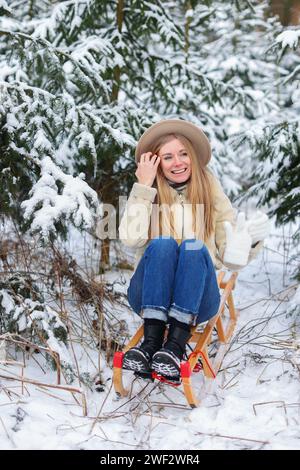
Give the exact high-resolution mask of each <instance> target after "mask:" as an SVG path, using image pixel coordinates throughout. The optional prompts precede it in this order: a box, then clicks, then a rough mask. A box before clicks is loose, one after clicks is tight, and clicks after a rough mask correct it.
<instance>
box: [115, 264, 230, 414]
mask: <svg viewBox="0 0 300 470" xmlns="http://www.w3.org/2000/svg"><path fill="white" fill-rule="evenodd" d="M225 274H226V272H225V271H220V272H219V273H218V285H219V288H220V291H221V301H220V306H219V310H218V312H217V313H216V315H215V316H214V317H212V318H211V319H210V320H209V321H208V322H207V323H206V325H205V327H204V329H203V331H197V327H193V328H192V336H191V338H190V340H189V342H188V344H189V346H190V347H191V349H192V352H191V353H190V354H189V356H188V359H187V360H186V361H182V362H181V364H180V378H179V379H180V380H179V383H178V382H176V383H174V384H173V383H172V382H170V381H168V380H165V379H164V377H161V376H158V375H157V374H155V373H153V379H156V380H160V381H161V382H163V383H165V384H166V385H173V386H179V385H180V386H181V385H182V387H183V391H184V394H185V397H186V399H187V402H188V403H189V405H190V406H191V407H192V408H195V407H197V406H199V404H200V398H199V396H198V395H199V394H198V393H196V390H195V387H193V381H192V377H193V376H194V374H195V373H196V372H202V373H203V374H204V377H205V379H214V378H215V377H216V375H217V373H218V371H219V369H220V367H221V364H222V361H223V358H224V355H225V353H226V351H227V349H228V347H229V344H230V339H231V337H232V335H233V332H234V329H235V326H236V322H237V319H238V311H237V310H236V309H235V306H234V302H233V294H232V291H233V290H234V288H235V282H236V278H237V275H238V273H237V272H233V273H231V275H230V277H229V279H228V280H226V281H224V277H225ZM214 332H215V333H216V336H217V338H216V343H215V340H214V343H215V344H214V345H215V346H216V347H217V351H216V354H215V355H214V357H210V356H209V350H208V347H209V345H210V343H211V342H212V335H213V333H214ZM143 335H144V326H143V325H141V326H140V327H139V328H138V330H137V331H136V333H135V334H134V336H133V337H132V338H131V340H130V341H129V342H128V344H127V345H126V347H125V348H124V349H123V351H122V352H116V353H115V355H114V361H113V384H114V388H115V391H116V393H117V394H118V395H119V396H121V397H126V396H127V395H128V393H129V390H127V389H126V388H125V387H124V385H123V380H122V374H123V369H122V363H123V357H124V354H125V353H126V352H127V351H128V350H129V349H131V348H133V347H134V346H136V345H137V344H138V343H139V342H140V341H141V340H142V338H143Z"/></svg>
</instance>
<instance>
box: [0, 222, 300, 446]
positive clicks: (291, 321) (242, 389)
mask: <svg viewBox="0 0 300 470" xmlns="http://www.w3.org/2000/svg"><path fill="white" fill-rule="evenodd" d="M80 237H81V236H80V234H79V232H78V233H77V232H75V231H74V232H73V235H72V238H71V239H70V240H69V242H68V243H69V247H70V248H72V246H73V249H74V250H76V253H77V255H78V253H79V251H80V250H79V251H78V247H79V246H82V242H80V241H81V238H80ZM72 240H73V241H72ZM79 242H80V245H79V244H78V243H79ZM282 243H283V239H282V229H278V228H275V226H274V224H272V232H271V236H270V238H269V239H268V240H267V241H266V243H265V245H266V246H265V250H264V251H263V252H262V253H261V254H260V256H259V257H258V258H257V259H256V260H255V261H253V262H252V263H251V264H250V265H249V266H247V268H245V269H244V270H242V271H241V272H240V274H239V278H238V282H237V286H236V289H235V291H234V300H235V304H236V307H237V308H238V309H239V310H240V318H239V321H238V325H237V328H236V331H235V333H234V336H233V339H232V341H231V346H230V349H229V352H228V353H227V355H226V356H225V358H224V361H223V365H222V368H221V370H220V372H219V373H218V375H217V378H216V379H215V381H208V382H207V383H206V384H205V385H204V384H203V378H202V374H201V373H199V374H194V378H193V383H194V386H195V389H197V390H198V387H199V390H200V389H201V390H202V392H201V393H202V395H203V399H202V403H201V405H200V407H199V408H196V409H193V410H192V409H190V408H189V407H188V406H187V404H186V401H185V398H184V396H183V393H182V391H181V390H178V389H173V388H172V387H168V386H164V385H161V384H158V385H157V384H149V383H148V384H147V382H144V381H142V380H135V381H134V382H133V388H132V393H131V395H130V397H131V398H130V397H128V398H122V399H117V397H116V396H115V392H114V390H113V387H112V370H111V367H110V366H108V365H107V364H106V362H105V361H104V360H102V362H101V364H102V366H101V371H102V372H101V374H102V378H103V383H104V391H103V392H97V391H95V390H94V389H92V390H90V389H87V388H86V387H83V389H84V390H85V393H86V397H87V403H88V416H87V417H83V415H82V414H83V413H82V408H81V406H80V401H79V404H78V403H76V402H75V400H74V398H73V397H72V395H71V394H70V393H69V392H67V391H63V390H57V389H46V388H41V387H39V386H34V385H30V384H26V387H25V389H24V394H23V395H22V394H21V386H20V385H19V384H18V383H16V384H15V386H16V388H14V389H13V390H14V391H15V392H16V393H17V394H18V395H17V396H16V397H15V396H13V395H12V396H10V397H8V396H7V394H5V393H4V391H3V387H4V386H5V387H7V389H9V386H11V383H12V382H6V381H5V380H2V379H0V380H1V382H0V384H1V387H2V388H1V389H0V406H1V416H2V420H3V423H4V425H5V429H6V431H7V433H6V432H5V431H4V429H3V427H1V426H0V448H1V449H14V448H17V449H69V450H70V449H86V450H88V449H90V450H110V449H120V450H136V449H147V450H151V449H161V450H168V451H171V450H175V449H179V450H180V449H185V450H195V449H196V450H204V449H213V450H218V449H226V450H229V449H234V450H238V449H266V450H269V449H271V450H275V449H284V450H286V449H300V439H299V438H300V430H299V419H300V416H299V415H300V407H299V401H300V400H299V370H298V369H297V367H296V364H299V362H300V354H299V351H300V341H299V318H298V319H297V317H296V314H295V313H289V312H291V309H293V308H295V307H297V306H298V307H299V304H300V288H299V285H297V283H295V282H293V281H292V280H290V278H289V273H288V272H287V271H286V268H284V265H283V262H282V261H283V258H284V252H283V245H282ZM90 256H91V257H92V258H93V257H94V255H93V253H90ZM130 276H131V272H130V271H126V270H125V271H118V270H111V271H109V272H108V273H106V274H105V279H106V280H107V281H110V282H111V281H112V280H118V281H119V284H118V290H120V292H126V286H127V285H128V282H129V279H130ZM124 280H125V281H126V282H125V284H124V282H123V281H124ZM122 318H124V319H126V320H127V322H128V324H129V327H130V331H131V334H133V333H134V331H135V330H136V329H137V327H138V325H139V324H140V319H139V318H138V317H137V316H136V315H135V314H133V313H132V312H131V311H130V310H129V309H127V308H126V307H124V308H123V309H122ZM297 322H298V324H297ZM293 337H294V339H293V340H292V338H293ZM74 346H75V349H76V352H77V358H78V363H79V368H80V370H87V368H88V369H89V370H90V371H92V370H93V366H92V363H91V361H90V359H89V358H88V356H87V355H86V354H85V353H84V351H83V350H82V349H80V346H79V345H78V344H77V345H74ZM88 353H89V357H90V358H92V359H93V362H94V364H97V354H98V353H97V351H96V349H95V348H92V347H91V348H89V350H88ZM61 354H62V353H61ZM68 354H69V356H70V351H68ZM38 359H39V360H40V358H38ZM19 372H20V371H18V367H17V366H4V365H1V372H0V375H1V374H4V375H9V374H10V373H19ZM94 372H95V370H94ZM124 375H125V383H126V384H127V385H130V383H131V382H132V375H131V373H130V372H125V374H124ZM24 376H25V377H31V378H34V379H36V380H39V381H41V382H47V383H53V384H54V383H55V378H56V376H55V372H54V371H51V370H50V369H49V368H46V370H45V373H42V372H41V370H40V369H39V368H38V367H37V366H36V364H35V363H34V362H33V361H30V360H28V361H27V365H26V368H25V370H24ZM73 385H74V386H75V387H76V386H77V385H76V383H74V384H73ZM200 387H202V388H200ZM205 390H206V394H205V393H204V391H205ZM77 398H80V397H79V395H77ZM97 416H98V421H97V422H96V421H95V419H96V417H97Z"/></svg>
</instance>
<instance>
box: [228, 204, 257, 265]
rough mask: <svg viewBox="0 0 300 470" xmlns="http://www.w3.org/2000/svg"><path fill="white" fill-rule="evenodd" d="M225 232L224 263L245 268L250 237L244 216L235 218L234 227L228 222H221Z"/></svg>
mask: <svg viewBox="0 0 300 470" xmlns="http://www.w3.org/2000/svg"><path fill="white" fill-rule="evenodd" d="M223 223H224V228H225V232H226V248H225V252H224V256H223V261H224V263H229V264H236V265H237V266H240V267H243V266H246V264H247V262H248V257H249V253H250V249H251V240H252V239H251V236H250V234H249V232H248V228H247V225H246V220H245V214H244V212H240V213H239V214H238V216H237V221H236V227H235V228H233V227H232V225H231V223H230V222H223Z"/></svg>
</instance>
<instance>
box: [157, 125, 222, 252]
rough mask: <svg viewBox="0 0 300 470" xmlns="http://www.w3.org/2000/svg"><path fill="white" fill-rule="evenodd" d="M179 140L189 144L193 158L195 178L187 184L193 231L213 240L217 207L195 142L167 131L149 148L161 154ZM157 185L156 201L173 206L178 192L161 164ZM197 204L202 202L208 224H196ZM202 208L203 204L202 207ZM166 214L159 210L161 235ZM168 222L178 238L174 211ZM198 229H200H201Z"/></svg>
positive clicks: (199, 235) (202, 238) (159, 204)
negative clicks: (164, 146)
mask: <svg viewBox="0 0 300 470" xmlns="http://www.w3.org/2000/svg"><path fill="white" fill-rule="evenodd" d="M173 139H178V140H179V141H180V142H181V143H182V144H183V145H184V147H185V149H186V151H187V153H188V156H189V158H190V161H191V167H192V172H191V177H190V179H189V181H188V183H187V199H188V201H189V203H190V204H192V214H193V230H194V232H195V234H196V238H198V239H201V240H203V241H204V243H205V242H206V241H207V240H208V239H209V237H210V235H211V233H212V232H213V228H214V206H213V198H212V189H211V183H210V179H209V172H208V170H207V169H206V168H205V167H202V166H201V163H200V161H199V158H198V156H197V154H196V152H195V150H194V147H193V145H192V143H191V142H190V141H189V140H188V139H187V138H186V137H184V136H183V135H181V134H167V135H164V136H163V137H161V138H160V139H158V140H157V141H156V142H155V143H154V144H153V146H152V148H150V149H149V151H151V152H152V153H153V154H157V153H158V152H159V150H160V149H161V147H162V146H163V145H164V144H166V143H168V142H170V140H173ZM154 186H155V187H156V188H157V196H156V200H155V201H154V202H155V203H156V204H158V206H161V205H162V204H163V205H167V206H169V207H171V206H172V204H173V203H174V192H173V191H172V190H171V187H170V185H169V184H168V181H167V179H166V178H165V176H164V174H163V171H162V168H161V165H159V166H158V170H157V176H156V180H155V183H154ZM197 204H202V205H203V208H204V211H203V214H202V216H203V221H204V227H200V231H199V227H196V210H197ZM198 207H199V206H198ZM162 217H163V215H162V213H161V212H160V213H159V234H162ZM168 223H169V225H170V233H171V235H172V236H174V237H175V238H178V235H176V233H175V227H174V220H173V213H172V212H171V214H170V217H169V220H168ZM197 228H198V230H197ZM151 230H152V227H151V226H150V228H149V238H150V234H152V235H153V232H151Z"/></svg>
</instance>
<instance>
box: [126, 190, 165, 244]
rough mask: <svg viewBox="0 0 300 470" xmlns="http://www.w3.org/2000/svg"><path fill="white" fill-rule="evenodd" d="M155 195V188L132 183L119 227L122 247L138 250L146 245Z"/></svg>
mask: <svg viewBox="0 0 300 470" xmlns="http://www.w3.org/2000/svg"><path fill="white" fill-rule="evenodd" d="M156 194H157V190H156V188H152V187H150V186H146V185H144V184H140V183H134V185H133V187H132V190H131V192H130V195H129V198H128V201H127V203H126V206H125V210H124V213H123V215H122V218H121V222H120V226H119V237H120V239H121V240H122V242H123V243H124V245H127V246H129V247H131V248H139V247H142V246H143V245H145V244H146V243H147V241H148V231H149V225H150V218H151V212H152V204H153V202H154V199H155V196H156Z"/></svg>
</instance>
